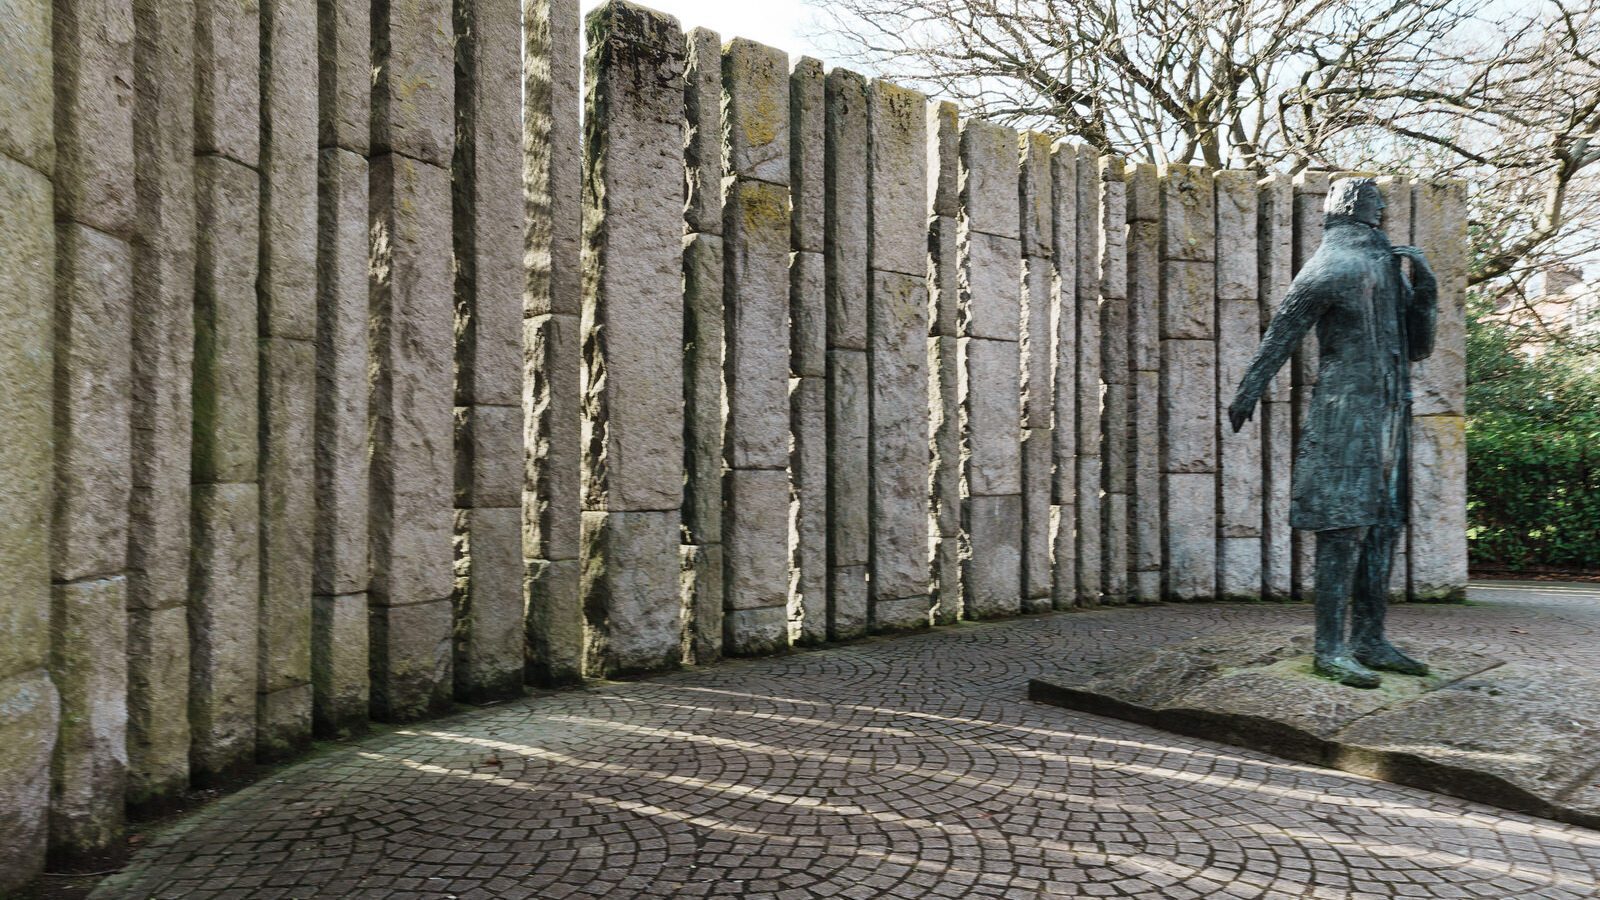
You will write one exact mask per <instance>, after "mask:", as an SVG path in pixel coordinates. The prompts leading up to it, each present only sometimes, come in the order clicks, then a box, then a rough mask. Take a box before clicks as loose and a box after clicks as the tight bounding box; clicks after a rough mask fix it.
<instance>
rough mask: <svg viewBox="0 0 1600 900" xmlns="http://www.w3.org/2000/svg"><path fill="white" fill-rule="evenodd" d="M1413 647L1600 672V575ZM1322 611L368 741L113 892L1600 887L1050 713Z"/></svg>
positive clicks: (1421, 627)
mask: <svg viewBox="0 0 1600 900" xmlns="http://www.w3.org/2000/svg"><path fill="white" fill-rule="evenodd" d="M1472 598H1473V601H1474V602H1473V603H1471V604H1469V605H1467V606H1465V607H1436V606H1402V607H1397V608H1396V609H1395V610H1394V612H1393V613H1392V616H1391V622H1392V628H1393V631H1394V633H1395V634H1396V635H1397V636H1398V638H1399V639H1400V642H1401V643H1404V638H1405V637H1407V636H1414V637H1417V638H1426V639H1428V640H1439V641H1446V642H1449V643H1452V644H1454V645H1457V646H1460V647H1463V648H1475V649H1485V650H1490V651H1492V652H1496V653H1501V654H1508V655H1511V656H1520V657H1524V658H1541V659H1565V660H1568V661H1569V662H1571V663H1572V664H1573V665H1576V666H1583V667H1588V668H1593V667H1594V666H1595V665H1596V664H1600V586H1579V585H1572V586H1562V585H1538V586H1537V587H1529V588H1527V589H1518V588H1515V587H1510V586H1507V585H1504V584H1485V585H1480V586H1475V589H1474V590H1473V591H1472ZM1309 619H1310V611H1309V609H1307V608H1305V607H1295V606H1272V605H1233V604H1228V605H1222V604H1218V605H1201V606H1163V607H1154V608H1126V609H1108V610H1100V611H1093V612H1077V613H1065V614H1054V615H1047V616H1041V617H1035V618H1026V619H1018V620H1011V621H1006V622H1000V623H993V624H982V625H963V626H958V627H955V628H950V629H944V630H940V631H937V632H933V633H929V634H924V635H917V636H911V637H903V638H898V639H894V640H884V641H877V642H869V643H862V644H856V645H851V646H844V647H835V648H831V649H826V650H820V651H811V652H800V653H795V654H792V655H790V656H786V657H782V658H777V659H767V660H756V661H749V662H737V663H729V664H725V665H722V666H718V667H714V668H710V669H707V670H701V671H694V672H685V673H681V674H677V675H672V676H668V677H663V678H657V679H653V680H649V681H643V682H635V683H625V684H605V685H598V686H594V687H590V688H586V689H582V690H573V691H566V692H558V693H549V694H544V695H541V696H537V697H532V698H529V699H527V700H525V701H518V702H516V703H512V704H507V705H504V706H500V707H495V708H492V709H489V710H484V711H478V712H474V713H471V714H466V715H462V716H457V717H454V718H450V719H444V720H440V721H435V722H431V723H427V724H423V725H418V726H415V727H412V728H408V729H406V730H404V731H401V732H398V733H392V734H386V735H382V736H378V737H374V738H371V739H368V740H366V741H364V742H360V743H358V744H353V745H351V746H349V747H346V748H340V749H338V750H337V751H335V752H334V753H332V754H328V755H322V756H320V757H318V758H316V759H314V760H311V761H309V762H307V763H305V764H302V765H299V766H297V767H295V768H292V769H289V770H287V771H284V772H282V773H281V774H279V775H277V776H276V777H274V778H273V779H271V780H269V781H266V782H263V783H260V784H257V785H256V786H254V787H251V788H248V789H246V790H244V791H241V792H239V793H238V794H235V795H233V796H231V797H228V798H226V799H224V800H222V801H220V802H218V803H216V804H214V805H212V806H210V807H208V808H206V809H205V810H203V811H202V812H200V813H198V814H196V815H194V816H192V817H190V818H189V819H187V820H185V821H184V822H183V823H181V824H180V825H178V826H176V827H173V828H171V829H168V830H167V831H164V832H162V833H160V834H159V835H157V836H154V837H152V838H151V839H150V840H149V843H148V845H147V846H146V847H145V848H144V849H143V850H142V851H141V852H140V853H139V854H138V855H137V856H136V857H135V859H134V861H133V863H132V864H131V865H130V866H129V868H128V869H127V870H126V871H125V872H124V873H123V874H122V875H120V876H116V877H114V878H113V879H111V880H109V881H107V882H105V883H103V884H102V885H101V887H100V889H99V891H98V892H97V893H96V894H95V896H96V897H163V898H164V897H312V896H318V897H432V898H445V897H460V898H479V897H484V898H487V897H529V898H568V897H572V898H579V897H582V898H589V897H613V898H627V897H747V898H774V900H805V898H813V897H847V898H874V897H899V898H924V897H1038V896H1062V897H1086V898H1087V897H1149V898H1180V900H1181V898H1330V900H1333V898H1338V900H1344V898H1395V897H1461V898H1497V900H1498V898H1533V897H1539V898H1578V897H1600V832H1595V831H1589V830H1586V829H1582V828H1575V827H1568V826H1561V825H1556V824H1553V823H1550V822H1546V821H1543V820H1539V819H1534V818H1530V817H1527V816H1521V815H1513V814H1508V813H1504V812H1500V811H1498V810H1495V809H1491V808H1489V807H1485V806H1480V805H1477V804H1474V803H1470V802H1467V801H1463V800H1456V799H1452V798H1449V797H1442V796H1438V795H1434V794H1429V793H1426V792H1423V791H1418V790H1412V789H1409V788H1402V787H1397V786H1393V785H1389V784H1384V783H1381V782H1377V781H1372V780H1368V779H1364V778H1360V777H1357V776H1353V775H1347V774H1343V773H1340V772H1332V771H1326V770H1322V769H1317V768H1313V767H1309V766H1304V765H1299V764H1293V763H1287V762H1283V761H1280V760H1277V759H1274V758H1272V757H1268V756H1264V755H1262V754H1258V753H1252V752H1246V751H1242V750H1236V749H1232V748H1228V747H1225V746H1222V745H1219V744H1213V743H1209V742H1205V741H1198V740H1191V739H1188V738H1180V737H1174V736H1171V735H1167V734H1164V733H1161V732H1158V731H1153V730H1151V729H1148V728H1143V727H1139V726H1135V725H1131V724H1128V723H1123V722H1118V721H1112V720H1107V719H1100V718H1096V717H1093V716H1087V715H1081V714H1077V713H1073V712H1070V711H1067V710H1064V709H1058V708H1054V707H1048V706H1041V705H1037V704H1033V703H1030V702H1028V701H1027V700H1025V699H1024V692H1025V688H1026V682H1027V679H1028V677H1029V676H1031V675H1034V674H1035V673H1040V672H1046V671H1049V670H1050V669H1051V668H1052V665H1053V664H1054V663H1055V661H1056V660H1059V659H1061V658H1062V657H1063V656H1064V655H1067V654H1094V653H1098V652H1102V651H1104V650H1105V649H1107V648H1111V647H1115V646H1118V645H1124V646H1125V645H1127V644H1129V643H1140V644H1151V643H1156V642H1162V641H1173V640H1179V639H1183V638H1187V637H1190V636H1193V635H1197V634H1200V633H1203V632H1207V631H1223V630H1228V629H1235V628H1241V627H1253V626H1260V625H1268V624H1279V623H1281V624H1282V625H1284V626H1285V627H1289V626H1304V625H1306V624H1308V622H1309Z"/></svg>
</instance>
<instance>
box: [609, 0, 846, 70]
mask: <svg viewBox="0 0 1600 900" xmlns="http://www.w3.org/2000/svg"><path fill="white" fill-rule="evenodd" d="M582 2H583V12H584V13H588V12H589V10H591V9H593V8H595V7H596V6H599V5H600V3H601V0H582ZM638 2H641V3H642V4H643V5H644V6H648V7H650V8H651V9H659V10H661V11H662V12H664V13H669V14H671V15H674V16H677V17H678V21H679V22H680V23H681V24H682V25H683V27H684V30H685V31H687V30H688V29H690V28H694V27H696V26H699V27H703V28H709V29H711V30H712V31H715V32H717V33H718V34H720V35H721V36H722V39H723V40H727V39H728V38H733V37H743V38H749V39H750V40H752V41H757V42H759V43H762V44H767V45H769V46H772V47H778V48H780V49H783V50H787V51H788V52H789V55H790V56H791V57H796V56H815V57H818V58H820V59H822V60H823V61H824V62H828V63H830V64H831V63H832V62H833V60H831V59H830V58H829V56H830V54H829V53H828V51H827V50H826V49H825V48H819V47H818V46H816V42H815V41H814V40H812V37H813V36H815V35H816V34H817V31H818V30H817V28H816V27H815V24H814V23H815V22H816V17H817V11H816V9H815V8H813V7H810V6H808V5H806V3H805V2H804V0H638Z"/></svg>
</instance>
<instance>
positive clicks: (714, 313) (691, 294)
mask: <svg viewBox="0 0 1600 900" xmlns="http://www.w3.org/2000/svg"><path fill="white" fill-rule="evenodd" d="M683 316H684V348H683V366H684V416H685V417H686V420H687V425H688V432H687V434H686V435H685V441H686V445H685V456H684V460H685V465H686V467H687V472H686V478H685V481H684V504H683V528H684V536H685V540H687V541H688V542H689V543H693V544H706V543H715V542H717V541H720V540H721V539H722V435H723V431H722V428H723V423H722V417H723V409H722V404H723V387H722V379H723V373H722V351H723V347H722V334H723V332H722V328H723V321H722V317H723V311H722V239H721V238H719V237H716V236H715V235H708V234H692V235H690V236H688V237H687V238H685V239H684V249H683ZM720 633H721V632H720V630H719V631H718V634H719V635H720Z"/></svg>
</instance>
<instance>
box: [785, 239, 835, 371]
mask: <svg viewBox="0 0 1600 900" xmlns="http://www.w3.org/2000/svg"><path fill="white" fill-rule="evenodd" d="M826 269H827V266H826V264H825V263H824V261H823V256H822V254H821V253H813V252H811V251H809V250H799V251H796V252H795V253H794V254H792V256H791V261H790V263H789V374H791V375H795V376H797V377H805V378H817V377H820V376H823V375H826V374H827V371H828V322H827V316H828V296H827V271H826Z"/></svg>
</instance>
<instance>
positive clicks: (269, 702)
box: [256, 683, 312, 761]
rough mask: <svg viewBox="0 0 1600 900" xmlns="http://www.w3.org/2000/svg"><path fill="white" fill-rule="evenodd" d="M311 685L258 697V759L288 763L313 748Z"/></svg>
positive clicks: (289, 688) (296, 686)
mask: <svg viewBox="0 0 1600 900" xmlns="http://www.w3.org/2000/svg"><path fill="white" fill-rule="evenodd" d="M311 697H312V690H311V685H310V684H309V683H307V684H297V685H294V686H292V687H286V688H284V689H282V690H278V691H273V692H272V693H270V694H257V695H256V759H257V760H262V761H265V760H275V759H286V758H288V757H291V756H294V755H295V754H298V753H301V752H304V751H305V750H306V749H308V748H309V747H310V746H311V704H312V699H311Z"/></svg>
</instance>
